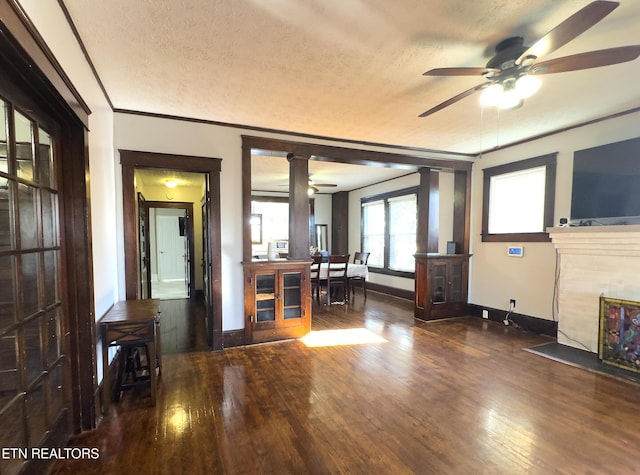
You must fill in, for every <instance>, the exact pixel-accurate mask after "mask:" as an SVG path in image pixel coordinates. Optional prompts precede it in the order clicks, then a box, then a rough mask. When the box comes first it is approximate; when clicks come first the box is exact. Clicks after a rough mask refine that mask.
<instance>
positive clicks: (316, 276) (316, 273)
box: [311, 254, 322, 305]
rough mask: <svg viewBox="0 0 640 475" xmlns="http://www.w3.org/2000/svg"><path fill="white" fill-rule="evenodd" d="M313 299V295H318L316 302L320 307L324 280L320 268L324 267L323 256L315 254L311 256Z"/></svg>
mask: <svg viewBox="0 0 640 475" xmlns="http://www.w3.org/2000/svg"><path fill="white" fill-rule="evenodd" d="M311 259H313V262H312V263H311V298H313V293H314V292H315V295H316V302H318V305H320V288H321V287H322V279H320V266H321V265H322V254H314V255H312V256H311Z"/></svg>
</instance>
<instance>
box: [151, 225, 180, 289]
mask: <svg viewBox="0 0 640 475" xmlns="http://www.w3.org/2000/svg"><path fill="white" fill-rule="evenodd" d="M178 218H179V217H178V216H171V215H169V216H167V215H160V214H156V237H157V243H158V276H159V279H160V280H162V281H172V280H173V281H175V280H183V281H184V280H185V279H186V276H185V271H186V267H185V262H184V261H185V259H186V258H187V256H186V255H185V241H186V237H185V236H181V235H180V225H179V222H180V221H179V219H178Z"/></svg>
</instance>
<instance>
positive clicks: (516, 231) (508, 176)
mask: <svg viewBox="0 0 640 475" xmlns="http://www.w3.org/2000/svg"><path fill="white" fill-rule="evenodd" d="M555 177H556V154H549V155H544V156H540V157H536V158H530V159H528V160H522V161H519V162H514V163H509V164H506V165H500V166H497V167H492V168H487V169H485V170H484V189H483V203H482V240H483V241H487V242H492V241H493V242H507V241H548V240H549V235H548V234H547V233H546V232H545V229H546V228H547V227H550V226H552V225H553V205H554V196H555Z"/></svg>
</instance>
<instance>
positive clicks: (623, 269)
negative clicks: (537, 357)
mask: <svg viewBox="0 0 640 475" xmlns="http://www.w3.org/2000/svg"><path fill="white" fill-rule="evenodd" d="M547 231H548V233H549V235H550V237H551V240H552V241H553V245H554V246H555V248H556V251H557V253H558V256H559V258H558V272H559V278H558V288H557V294H556V297H557V299H558V300H557V302H558V313H557V315H556V318H557V320H558V342H559V343H562V344H564V345H568V346H572V347H575V348H580V349H583V350H584V349H588V350H589V351H591V352H593V353H597V351H598V350H597V349H598V313H599V297H600V295H604V296H606V297H613V298H620V299H626V300H636V301H637V300H640V225H625V226H581V227H565V228H549V229H548V230H547Z"/></svg>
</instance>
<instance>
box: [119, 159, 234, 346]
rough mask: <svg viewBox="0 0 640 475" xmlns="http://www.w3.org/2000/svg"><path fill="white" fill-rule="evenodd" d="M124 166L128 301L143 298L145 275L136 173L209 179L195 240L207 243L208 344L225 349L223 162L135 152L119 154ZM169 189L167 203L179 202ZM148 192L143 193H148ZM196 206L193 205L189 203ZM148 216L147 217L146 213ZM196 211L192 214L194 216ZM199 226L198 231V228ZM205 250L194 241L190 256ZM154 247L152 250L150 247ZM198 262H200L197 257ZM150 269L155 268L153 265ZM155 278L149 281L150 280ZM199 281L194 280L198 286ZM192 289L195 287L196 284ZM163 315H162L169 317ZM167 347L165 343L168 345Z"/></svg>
mask: <svg viewBox="0 0 640 475" xmlns="http://www.w3.org/2000/svg"><path fill="white" fill-rule="evenodd" d="M120 159H121V163H122V189H123V211H124V212H123V214H124V239H125V274H126V297H127V299H136V298H143V297H142V295H143V292H142V290H141V285H140V282H141V281H142V280H143V278H142V276H141V268H142V267H143V266H141V261H140V257H141V253H140V244H139V242H140V239H139V230H138V225H139V219H138V216H139V213H138V210H137V207H138V200H137V197H136V180H135V175H136V171H137V170H147V171H152V172H157V173H162V172H163V171H164V172H168V173H171V172H176V173H182V172H187V173H194V174H200V175H201V176H203V177H204V183H203V193H202V199H201V200H200V198H198V199H197V200H196V199H194V200H192V201H193V202H197V201H201V203H200V204H201V206H202V209H203V218H202V224H201V226H200V228H201V229H199V230H198V231H195V229H194V234H193V235H194V239H193V240H192V242H193V241H196V240H197V239H198V238H202V239H203V242H205V240H206V244H205V245H206V252H202V255H203V257H202V258H201V259H200V264H201V266H200V269H201V270H202V273H203V276H202V282H203V287H204V285H206V289H204V288H203V296H204V299H205V315H206V317H204V318H205V320H206V332H207V335H206V336H207V338H206V339H207V341H209V342H210V347H211V348H212V349H214V350H221V349H222V289H221V274H222V269H221V262H220V256H221V244H220V243H221V238H220V235H221V233H220V170H221V166H220V165H221V161H222V160H221V159H218V158H207V157H194V156H183V155H170V154H161V153H153V152H139V151H131V150H120ZM172 190H173V189H172V188H170V187H166V188H165V189H164V191H163V193H165V196H166V199H167V201H168V202H171V201H172V200H173V199H175V198H176V194H175V193H176V192H175V191H172ZM143 191H144V190H143ZM190 204H191V205H193V203H190ZM147 214H148V213H147ZM193 215H194V213H193V208H191V211H190V216H191V217H193ZM197 227H198V226H197V225H194V228H197ZM198 248H202V245H201V246H199V245H198V244H197V243H194V246H193V248H192V249H190V251H189V252H190V254H191V255H192V256H193V255H195V251H194V249H198ZM147 249H149V247H148V248H147ZM194 262H197V260H195V259H194ZM149 267H150V266H149ZM195 268H196V265H194V263H193V262H192V265H191V266H190V271H189V272H190V275H191V276H193V275H194V274H195ZM151 279H152V278H151ZM151 279H150V280H151ZM196 280H197V281H200V279H196V278H191V282H192V283H194V282H196ZM191 287H192V286H191ZM164 316H165V315H164V313H163V317H164ZM163 345H164V342H163Z"/></svg>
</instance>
